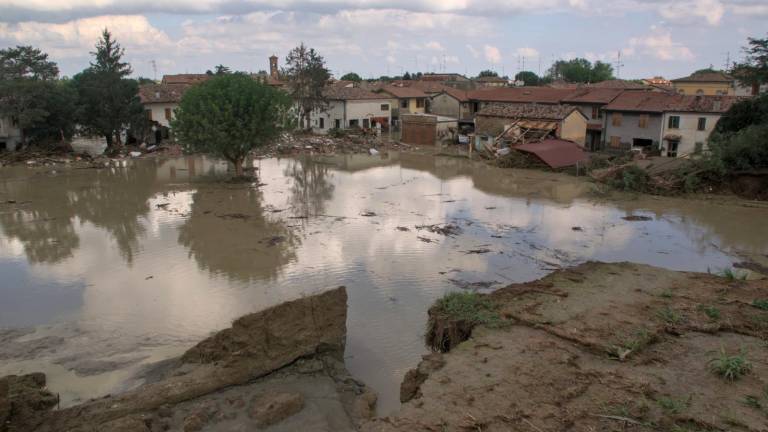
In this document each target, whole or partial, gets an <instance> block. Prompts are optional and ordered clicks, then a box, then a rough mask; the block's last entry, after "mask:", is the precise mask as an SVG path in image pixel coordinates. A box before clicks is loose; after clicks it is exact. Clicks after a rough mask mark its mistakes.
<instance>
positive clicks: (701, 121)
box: [661, 96, 740, 157]
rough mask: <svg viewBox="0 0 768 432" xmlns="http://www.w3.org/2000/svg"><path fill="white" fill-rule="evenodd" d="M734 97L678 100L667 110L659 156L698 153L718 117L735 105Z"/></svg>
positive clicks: (703, 97)
mask: <svg viewBox="0 0 768 432" xmlns="http://www.w3.org/2000/svg"><path fill="white" fill-rule="evenodd" d="M739 99H740V98H738V97H734V96H682V97H676V98H674V100H673V101H671V102H670V104H669V105H668V106H667V109H666V110H665V112H664V115H663V117H662V121H661V125H662V130H661V141H662V142H661V154H662V156H668V157H681V156H687V155H690V154H697V153H701V152H702V150H704V148H705V147H706V144H707V140H708V139H709V135H710V134H711V133H712V131H713V130H714V129H715V126H716V125H717V122H718V120H720V117H722V115H723V114H724V113H725V112H726V111H728V109H730V108H731V106H732V105H733V104H734V103H736V102H738V100H739Z"/></svg>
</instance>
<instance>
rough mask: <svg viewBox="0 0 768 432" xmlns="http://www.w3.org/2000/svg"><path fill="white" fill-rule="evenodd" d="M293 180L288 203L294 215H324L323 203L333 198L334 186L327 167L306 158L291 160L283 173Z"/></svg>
mask: <svg viewBox="0 0 768 432" xmlns="http://www.w3.org/2000/svg"><path fill="white" fill-rule="evenodd" d="M283 174H284V175H285V176H286V177H290V178H292V179H293V186H292V187H291V197H290V203H291V207H292V208H293V209H294V212H295V214H297V215H301V216H315V215H320V214H323V213H325V203H326V202H327V201H328V200H330V199H331V198H333V191H334V188H335V186H334V184H333V183H331V181H330V177H331V173H330V170H329V169H328V165H325V164H321V163H318V162H317V161H314V160H312V159H310V158H308V157H305V158H300V159H293V160H291V162H290V164H289V165H288V167H287V168H286V169H285V172H284V173H283Z"/></svg>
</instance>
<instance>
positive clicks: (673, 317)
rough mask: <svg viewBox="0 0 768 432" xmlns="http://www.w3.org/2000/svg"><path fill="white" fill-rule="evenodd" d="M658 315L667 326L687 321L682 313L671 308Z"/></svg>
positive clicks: (664, 309) (660, 311)
mask: <svg viewBox="0 0 768 432" xmlns="http://www.w3.org/2000/svg"><path fill="white" fill-rule="evenodd" d="M656 315H657V316H658V317H659V318H661V320H662V321H664V322H665V323H667V324H673V325H674V324H680V323H682V322H683V321H685V317H684V316H683V314H681V313H680V312H678V311H676V310H674V309H672V308H671V307H669V306H665V307H664V308H662V309H659V310H658V312H656Z"/></svg>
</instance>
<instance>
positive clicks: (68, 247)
mask: <svg viewBox="0 0 768 432" xmlns="http://www.w3.org/2000/svg"><path fill="white" fill-rule="evenodd" d="M156 172H157V168H156V166H155V164H154V163H140V164H135V166H133V167H130V168H127V169H115V170H113V169H104V170H93V171H90V170H89V171H88V172H87V175H85V173H78V174H81V175H78V176H75V175H65V176H57V177H47V176H39V177H32V178H30V179H28V180H27V181H23V182H22V181H9V182H7V183H4V184H2V186H3V192H4V195H7V196H12V197H14V198H15V199H16V200H17V201H20V202H22V201H23V204H18V205H17V208H16V209H15V210H13V211H9V212H7V213H0V226H2V229H3V232H4V233H5V235H6V236H8V237H9V238H14V239H17V240H18V241H20V242H22V244H23V245H24V251H25V254H26V255H27V259H28V260H29V261H30V262H33V263H56V262H59V261H61V260H64V259H66V258H69V257H71V256H72V255H73V253H74V251H75V250H76V249H77V248H78V247H79V246H80V239H79V237H78V235H77V232H76V230H75V227H74V222H75V220H76V218H77V219H79V221H80V222H81V223H85V222H90V223H92V224H93V225H95V226H97V227H99V228H102V229H104V230H105V231H107V232H108V233H109V234H110V235H111V236H112V237H113V238H114V239H115V241H116V242H117V245H118V248H119V249H120V253H121V255H122V256H123V257H124V258H125V260H126V261H127V262H128V263H129V264H130V263H132V261H133V257H134V255H135V254H136V252H137V250H138V247H139V244H138V237H139V236H140V235H142V234H143V233H144V228H143V225H142V223H141V221H140V220H139V218H140V217H141V216H144V215H146V214H147V212H148V211H149V205H148V202H147V201H148V199H149V198H150V196H151V195H152V193H153V186H154V184H155V177H156Z"/></svg>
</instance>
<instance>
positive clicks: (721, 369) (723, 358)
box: [709, 348, 752, 381]
mask: <svg viewBox="0 0 768 432" xmlns="http://www.w3.org/2000/svg"><path fill="white" fill-rule="evenodd" d="M709 368H710V370H711V371H712V372H713V373H715V374H716V375H719V376H721V377H723V378H725V379H727V380H728V381H735V380H737V379H739V378H740V377H742V376H743V375H746V374H748V373H749V371H751V370H752V364H751V363H750V362H749V360H747V356H746V354H745V353H744V351H740V352H739V353H738V354H735V355H728V353H727V352H726V351H725V348H723V349H721V350H720V352H719V353H718V355H717V357H715V358H713V359H711V360H710V361H709Z"/></svg>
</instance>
